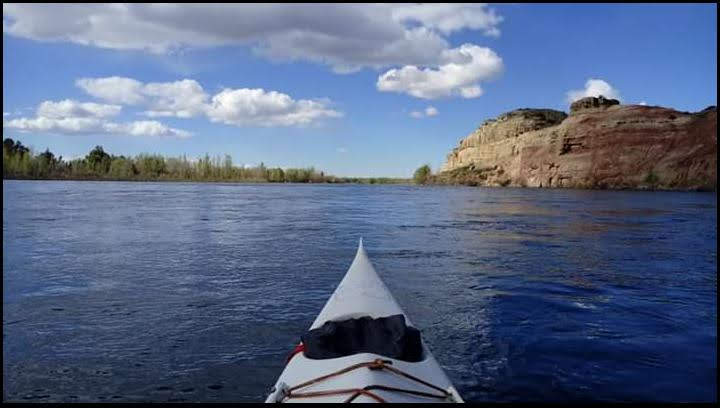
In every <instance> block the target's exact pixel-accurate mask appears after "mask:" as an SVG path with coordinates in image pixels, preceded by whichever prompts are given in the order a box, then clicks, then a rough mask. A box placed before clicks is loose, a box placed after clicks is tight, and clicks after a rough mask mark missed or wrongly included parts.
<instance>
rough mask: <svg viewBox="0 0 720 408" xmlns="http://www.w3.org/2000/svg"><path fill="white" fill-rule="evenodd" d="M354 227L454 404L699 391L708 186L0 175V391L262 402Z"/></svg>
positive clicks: (712, 392) (706, 379) (708, 291)
mask: <svg viewBox="0 0 720 408" xmlns="http://www.w3.org/2000/svg"><path fill="white" fill-rule="evenodd" d="M360 237H362V238H363V241H364V245H365V248H366V249H367V252H368V254H369V256H370V259H371V260H372V262H373V263H374V265H375V269H376V270H377V271H378V273H379V274H380V276H381V277H382V279H383V280H384V281H385V283H386V284H387V286H388V287H389V288H390V290H391V291H392V292H393V294H394V295H395V297H396V299H397V301H398V303H400V305H401V306H402V307H403V308H404V309H405V311H406V312H407V313H408V315H409V316H410V317H411V319H412V321H413V322H414V323H415V324H416V325H417V326H418V328H419V329H420V330H421V331H422V334H423V337H424V339H425V341H426V342H427V343H428V344H429V346H430V348H431V349H432V351H433V353H434V354H435V357H436V358H437V360H438V361H439V363H440V364H441V365H442V366H443V368H444V369H445V370H446V372H447V374H448V376H449V377H450V379H451V380H452V381H453V382H454V384H455V385H456V387H457V388H458V390H459V392H460V394H461V395H462V396H463V398H465V399H466V400H467V401H476V402H484V401H493V402H495V401H502V402H507V401H558V402H568V401H605V402H609V401H717V386H716V382H717V322H716V320H717V249H716V246H717V194H716V193H685V192H683V193H673V192H635V191H583V190H547V189H515V188H470V187H415V186H399V185H312V184H308V185H290V184H262V185H254V184H212V183H159V182H156V183H139V182H137V183H134V182H81V181H68V182H64V181H3V401H38V402H49V401H58V402H64V401H78V402H83V401H88V402H89V401H120V402H122V401H208V402H216V401H217V402H231V401H262V400H264V398H265V396H266V394H267V391H268V389H269V388H270V387H271V386H272V385H273V384H274V382H275V381H276V379H277V377H278V376H279V374H280V372H281V371H282V368H283V366H284V361H285V357H286V356H287V354H288V353H289V352H290V351H291V350H292V348H293V346H294V345H295V344H296V343H297V341H298V340H299V337H300V335H301V333H302V332H303V331H304V330H307V329H308V328H309V326H310V324H311V323H312V321H313V320H314V318H315V316H316V315H317V313H318V312H319V311H320V309H321V308H322V306H323V305H324V303H325V301H326V300H327V298H328V297H329V296H330V294H331V293H332V291H333V290H334V288H335V286H336V285H337V284H338V283H339V281H340V279H341V278H342V277H343V275H344V273H345V272H346V270H347V268H348V266H349V265H350V263H351V261H352V259H353V257H354V255H355V251H356V248H357V243H358V239H359V238H360Z"/></svg>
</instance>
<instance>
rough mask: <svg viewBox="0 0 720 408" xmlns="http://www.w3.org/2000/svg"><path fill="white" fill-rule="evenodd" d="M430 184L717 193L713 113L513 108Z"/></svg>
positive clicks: (459, 150) (596, 102)
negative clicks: (702, 191)
mask: <svg viewBox="0 0 720 408" xmlns="http://www.w3.org/2000/svg"><path fill="white" fill-rule="evenodd" d="M431 181H432V182H434V183H444V184H468V185H484V186H495V185H499V186H523V187H569V188H601V189H605V188H608V189H627V188H630V189H672V190H716V189H717V108H716V107H714V106H712V107H709V108H707V109H705V110H703V111H701V112H697V113H689V112H678V111H676V110H673V109H668V108H663V107H659V106H643V105H621V104H619V102H618V101H617V100H614V99H606V98H603V97H602V96H601V97H598V98H594V97H590V98H583V99H581V100H578V101H576V102H574V103H573V104H572V105H571V106H570V114H569V115H567V114H565V113H564V112H560V111H555V110H550V109H518V110H514V111H512V112H508V113H505V114H503V115H500V116H499V117H498V118H497V119H492V120H488V121H485V123H483V124H482V125H481V126H480V127H479V128H478V129H477V130H475V131H474V132H472V133H471V134H470V135H468V136H467V137H466V138H465V139H463V140H461V141H460V144H459V146H458V147H456V148H455V149H453V151H452V152H451V153H450V154H448V156H447V161H446V163H445V164H444V166H443V168H442V169H441V172H440V173H439V174H437V175H435V176H434V177H433V178H432V180H431Z"/></svg>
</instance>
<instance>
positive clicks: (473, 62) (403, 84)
mask: <svg viewBox="0 0 720 408" xmlns="http://www.w3.org/2000/svg"><path fill="white" fill-rule="evenodd" d="M442 61H443V63H442V64H441V65H440V66H438V67H437V68H424V69H421V68H418V67H416V66H414V65H406V66H404V67H402V68H399V69H391V70H389V71H387V72H385V73H384V74H382V75H380V76H379V77H378V80H377V84H376V85H377V88H378V90H380V91H383V92H399V93H407V94H409V95H412V96H414V97H417V98H424V99H437V98H442V97H449V96H455V95H460V96H462V97H463V98H476V97H478V96H480V95H482V88H480V81H483V80H490V79H492V78H494V77H496V76H497V75H499V74H500V73H501V72H502V70H503V62H502V58H500V57H499V56H498V55H497V54H496V53H495V52H494V51H493V50H491V49H489V48H485V47H479V46H477V45H474V44H463V45H462V46H460V47H458V48H454V49H451V50H446V51H443V53H442Z"/></svg>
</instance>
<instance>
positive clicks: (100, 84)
mask: <svg viewBox="0 0 720 408" xmlns="http://www.w3.org/2000/svg"><path fill="white" fill-rule="evenodd" d="M75 84H76V85H77V86H79V87H80V88H82V89H83V90H84V91H85V92H87V93H88V94H90V95H92V96H94V97H96V98H99V99H103V100H105V101H109V102H114V103H122V104H126V105H137V104H140V103H142V102H143V101H144V99H145V98H144V96H143V95H142V87H143V84H142V83H141V82H140V81H136V80H134V79H131V78H123V77H117V76H113V77H107V78H81V79H78V80H77V81H75Z"/></svg>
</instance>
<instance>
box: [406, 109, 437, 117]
mask: <svg viewBox="0 0 720 408" xmlns="http://www.w3.org/2000/svg"><path fill="white" fill-rule="evenodd" d="M438 113H440V112H438V110H437V109H436V108H435V107H434V106H428V107H427V108H425V110H424V111H412V112H410V116H411V117H413V118H415V119H422V118H424V117H426V116H436V115H437V114H438Z"/></svg>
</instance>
